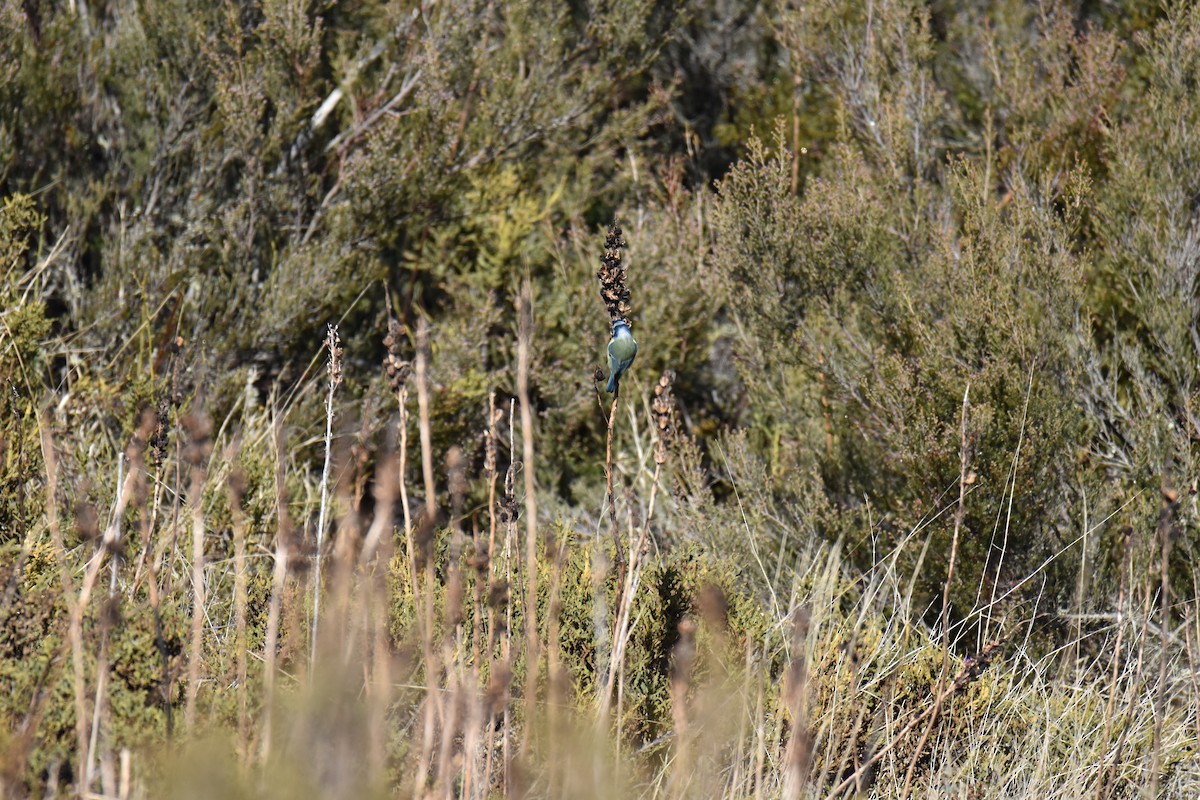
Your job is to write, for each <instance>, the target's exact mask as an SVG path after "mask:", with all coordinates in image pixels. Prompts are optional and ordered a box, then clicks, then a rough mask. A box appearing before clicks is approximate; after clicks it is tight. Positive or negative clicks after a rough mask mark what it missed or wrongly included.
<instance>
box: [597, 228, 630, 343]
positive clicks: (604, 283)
mask: <svg viewBox="0 0 1200 800" xmlns="http://www.w3.org/2000/svg"><path fill="white" fill-rule="evenodd" d="M625 246H626V242H625V239H624V238H622V236H621V228H620V226H618V225H616V224H614V225H613V226H612V227H611V228H609V229H608V236H606V237H605V239H604V257H603V258H601V259H600V269H599V270H597V271H596V279H597V280H599V281H600V297H601V299H603V300H604V307H605V308H606V309H607V310H608V319H609V322H616V321H617V320H624V321H625V322H626V323H628V322H629V317H630V305H629V287H628V286H627V285H626V269H625V263H624V261H623V259H622V257H621V255H622V254H621V250H622V248H624V247H625Z"/></svg>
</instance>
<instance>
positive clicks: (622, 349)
mask: <svg viewBox="0 0 1200 800" xmlns="http://www.w3.org/2000/svg"><path fill="white" fill-rule="evenodd" d="M637 350H638V346H637V342H635V341H634V340H633V331H632V330H630V329H629V323H628V322H626V321H625V320H623V319H618V320H617V321H616V322H614V323H613V324H612V338H611V339H609V340H608V386H607V387H605V391H607V392H608V393H609V394H616V393H617V389H618V387H619V386H620V385H621V376H622V375H624V374H625V371H626V370H628V369H629V367H630V365H631V364H633V359H634V357H636V356H637Z"/></svg>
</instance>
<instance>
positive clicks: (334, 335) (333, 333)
mask: <svg viewBox="0 0 1200 800" xmlns="http://www.w3.org/2000/svg"><path fill="white" fill-rule="evenodd" d="M325 347H326V348H328V350H329V385H330V386H340V385H341V383H342V356H343V355H344V354H345V351H344V350H343V349H342V337H340V336H338V328H337V325H333V324H330V325H329V326H327V328H326V330H325Z"/></svg>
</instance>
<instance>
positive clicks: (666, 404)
mask: <svg viewBox="0 0 1200 800" xmlns="http://www.w3.org/2000/svg"><path fill="white" fill-rule="evenodd" d="M674 380H675V373H674V371H672V370H667V371H666V372H664V373H663V376H662V377H661V378H659V379H658V385H657V386H655V387H654V402H653V403H652V404H651V412H652V413H653V414H654V424H655V425H656V426H657V427H658V447H657V448H655V451H654V463H655V464H663V463H665V462H666V460H667V442H668V441H670V438H671V435H672V433H673V432H674V428H673V427H672V426H671V418H672V417H673V416H674V412H675V397H674V395H673V394H671V384H672V383H673V382H674Z"/></svg>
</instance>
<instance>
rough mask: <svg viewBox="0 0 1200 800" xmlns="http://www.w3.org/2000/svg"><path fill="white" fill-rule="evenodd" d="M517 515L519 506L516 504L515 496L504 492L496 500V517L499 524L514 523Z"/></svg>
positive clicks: (518, 514)
mask: <svg viewBox="0 0 1200 800" xmlns="http://www.w3.org/2000/svg"><path fill="white" fill-rule="evenodd" d="M518 516H520V506H518V505H517V498H516V497H514V496H513V495H511V494H505V495H504V496H503V497H501V498H500V499H499V500H497V501H496V518H497V519H498V520H499V521H500V524H501V525H515V524H516V522H517V518H518Z"/></svg>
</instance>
